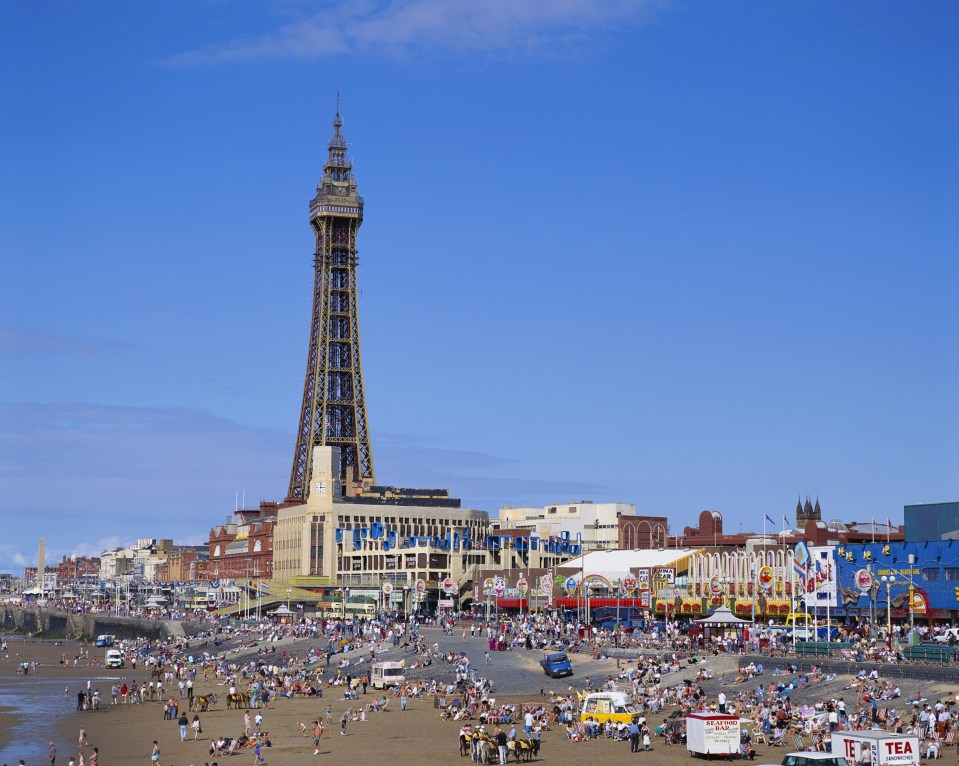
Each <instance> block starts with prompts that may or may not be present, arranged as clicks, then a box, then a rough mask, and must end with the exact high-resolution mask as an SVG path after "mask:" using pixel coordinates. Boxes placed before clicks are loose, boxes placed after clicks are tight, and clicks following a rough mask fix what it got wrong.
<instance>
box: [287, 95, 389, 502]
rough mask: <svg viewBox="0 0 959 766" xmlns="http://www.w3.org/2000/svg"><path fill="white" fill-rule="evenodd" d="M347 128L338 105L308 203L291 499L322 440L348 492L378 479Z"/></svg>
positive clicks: (358, 210)
mask: <svg viewBox="0 0 959 766" xmlns="http://www.w3.org/2000/svg"><path fill="white" fill-rule="evenodd" d="M342 126H343V122H342V120H341V119H340V113H339V109H337V112H336V118H335V119H334V120H333V137H332V138H331V139H330V144H329V156H328V157H327V161H326V164H325V165H324V166H323V178H322V179H320V182H319V183H318V184H317V186H316V196H315V197H314V198H313V200H312V201H311V202H310V225H311V227H312V228H313V235H314V238H315V240H316V248H315V253H314V258H313V311H312V319H311V321H310V343H309V348H308V351H307V360H306V381H305V383H304V385H303V404H302V407H301V410H300V421H299V428H298V429H297V437H296V449H295V451H294V453H293V470H292V472H291V474H290V487H289V495H288V496H289V498H290V499H297V498H299V499H305V498H306V496H307V494H308V490H309V487H308V483H309V481H310V464H309V463H310V456H311V454H312V448H313V446H314V445H317V444H320V445H330V446H337V447H339V448H340V450H341V453H340V470H341V479H342V486H343V488H344V492H345V493H346V494H353V493H354V492H355V491H357V490H359V491H361V490H362V488H365V487H369V486H371V485H373V484H375V483H376V481H375V473H374V470H373V453H372V451H371V450H370V434H369V426H368V423H367V418H366V399H365V396H364V393H363V368H362V365H361V363H360V323H359V316H358V312H357V280H356V264H357V251H356V235H357V231H358V230H359V228H360V224H361V223H362V222H363V198H362V197H361V196H359V194H357V190H356V179H355V178H354V177H353V167H352V163H351V162H350V160H349V159H348V158H347V155H346V140H345V139H344V138H343V135H342V134H341V133H340V128H341V127H342Z"/></svg>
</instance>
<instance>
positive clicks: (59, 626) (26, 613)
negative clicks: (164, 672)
mask: <svg viewBox="0 0 959 766" xmlns="http://www.w3.org/2000/svg"><path fill="white" fill-rule="evenodd" d="M0 627H2V628H3V630H5V631H10V632H17V633H31V634H33V635H39V636H42V637H44V638H71V639H80V638H82V639H85V640H93V639H95V638H96V637H97V636H99V635H101V634H103V633H112V634H113V635H115V636H116V637H117V638H149V639H154V640H155V639H162V638H169V637H173V636H192V635H195V634H196V633H198V632H199V631H200V627H199V626H197V625H194V624H192V623H184V622H181V621H179V620H147V619H142V618H139V617H116V616H114V615H110V614H103V613H96V614H78V613H75V612H56V611H52V610H50V609H38V608H35V607H19V606H0Z"/></svg>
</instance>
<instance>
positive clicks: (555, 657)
mask: <svg viewBox="0 0 959 766" xmlns="http://www.w3.org/2000/svg"><path fill="white" fill-rule="evenodd" d="M539 664H540V665H542V666H543V672H544V673H546V675H548V676H549V677H550V678H562V677H563V676H571V675H573V666H572V665H571V664H570V662H569V657H567V656H566V654H565V653H562V652H559V653H556V654H547V655H546V656H545V657H543V659H541V660H540V661H539Z"/></svg>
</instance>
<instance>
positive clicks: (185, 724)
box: [177, 711, 190, 742]
mask: <svg viewBox="0 0 959 766" xmlns="http://www.w3.org/2000/svg"><path fill="white" fill-rule="evenodd" d="M177 725H178V726H179V727H180V742H186V731H187V729H188V728H189V726H190V719H189V718H187V717H186V711H183V712H182V713H180V718H179V719H178V720H177Z"/></svg>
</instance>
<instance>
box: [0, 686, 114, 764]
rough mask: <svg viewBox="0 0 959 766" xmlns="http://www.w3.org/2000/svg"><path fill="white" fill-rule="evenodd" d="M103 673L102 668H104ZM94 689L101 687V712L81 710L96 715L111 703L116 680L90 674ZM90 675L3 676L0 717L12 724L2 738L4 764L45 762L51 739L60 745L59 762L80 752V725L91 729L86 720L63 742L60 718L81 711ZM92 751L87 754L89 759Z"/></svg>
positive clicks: (0, 750)
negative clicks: (81, 697)
mask: <svg viewBox="0 0 959 766" xmlns="http://www.w3.org/2000/svg"><path fill="white" fill-rule="evenodd" d="M100 672H101V673H102V672H103V671H102V669H101V670H100ZM89 680H90V682H91V688H92V689H99V690H100V711H95V710H94V711H89V712H84V713H80V714H79V715H80V718H81V719H82V718H83V717H84V716H86V715H91V716H96V715H98V713H100V712H103V710H104V707H103V706H104V705H107V706H108V705H109V704H110V687H112V686H113V684H114V683H115V682H116V680H117V679H116V677H113V676H92V677H89ZM86 688H87V678H81V677H73V678H59V679H57V678H49V677H47V678H45V677H44V676H43V675H42V674H37V675H34V674H32V673H31V674H29V675H27V676H16V677H14V678H0V709H2V710H3V712H2V713H0V716H3V718H5V719H7V721H5V723H8V724H12V725H10V726H9V730H8V732H7V735H6V741H4V740H3V739H0V766H2V764H9V766H15V765H16V763H17V762H18V761H19V760H20V759H21V758H22V759H23V760H24V761H25V762H26V764H27V766H37V764H45V763H47V760H48V751H49V747H50V740H53V742H54V744H55V745H56V748H57V761H58V762H60V763H66V762H67V761H68V760H69V758H70V756H71V755H76V754H77V739H76V737H77V734H78V733H79V731H80V726H81V725H84V726H85V727H86V728H87V730H89V729H91V728H93V727H92V726H86V725H85V724H84V723H83V721H82V720H80V721H78V723H77V731H76V733H73V734H72V735H71V737H70V739H69V740H67V741H66V742H61V741H60V740H59V739H58V738H57V737H56V736H55V732H56V729H57V721H59V720H60V719H62V718H64V717H66V716H69V715H72V714H73V713H74V712H77V692H80V691H86ZM89 754H90V751H89V750H88V751H87V753H86V755H87V757H88V758H89Z"/></svg>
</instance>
